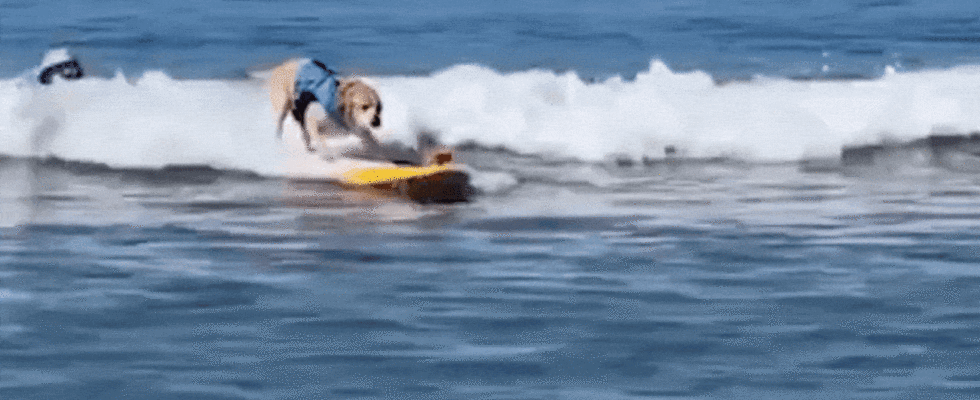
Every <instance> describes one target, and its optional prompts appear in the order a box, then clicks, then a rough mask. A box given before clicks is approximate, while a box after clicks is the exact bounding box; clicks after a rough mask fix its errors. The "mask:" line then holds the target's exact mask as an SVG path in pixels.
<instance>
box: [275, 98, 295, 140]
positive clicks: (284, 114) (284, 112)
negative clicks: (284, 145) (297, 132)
mask: <svg viewBox="0 0 980 400" xmlns="http://www.w3.org/2000/svg"><path fill="white" fill-rule="evenodd" d="M292 108H293V101H292V100H288V99H287V100H286V102H285V104H283V105H282V111H280V112H279V121H278V122H276V138H278V139H282V124H283V122H286V117H287V116H288V115H289V112H290V111H292Z"/></svg>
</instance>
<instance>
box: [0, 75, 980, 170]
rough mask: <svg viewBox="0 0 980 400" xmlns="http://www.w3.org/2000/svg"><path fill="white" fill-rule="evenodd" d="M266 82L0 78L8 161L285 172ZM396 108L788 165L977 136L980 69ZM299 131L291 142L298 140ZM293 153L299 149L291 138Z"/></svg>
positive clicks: (455, 85) (457, 120)
mask: <svg viewBox="0 0 980 400" xmlns="http://www.w3.org/2000/svg"><path fill="white" fill-rule="evenodd" d="M268 76H269V73H268V71H264V72H257V73H254V74H253V75H252V76H251V78H249V79H245V80H178V79H173V78H171V77H170V76H168V75H167V74H166V73H165V72H162V71H148V72H145V73H144V74H142V76H138V77H126V76H124V75H123V74H122V73H121V72H120V73H117V74H116V75H115V76H114V77H111V78H106V77H86V78H84V79H81V80H78V81H72V82H56V83H55V84H53V85H49V86H41V85H39V84H37V83H35V80H34V77H33V76H31V75H30V73H25V74H24V76H22V77H19V78H15V79H6V80H0V142H2V143H3V148H2V149H0V153H2V154H5V155H12V156H56V157H59V158H63V159H67V160H78V161H90V162H99V163H105V164H108V165H110V166H120V167H132V166H142V167H156V166H164V165H171V164H206V165H210V166H213V167H215V168H230V169H244V170H250V171H254V172H257V173H260V174H265V175H281V174H286V173H288V172H284V171H285V170H284V169H283V165H284V163H285V162H286V160H287V159H288V158H289V157H291V156H290V154H291V153H290V151H287V149H285V148H284V145H283V143H282V142H280V141H278V140H277V139H276V138H275V133H274V124H273V122H274V116H273V113H272V110H271V106H270V103H269V96H268V94H267V91H266V86H265V84H266V81H267V78H268ZM365 79H366V80H368V81H369V82H370V83H372V84H374V85H375V86H376V87H377V88H378V90H379V92H380V93H381V96H382V99H383V101H384V106H385V108H384V117H383V119H384V126H383V129H382V130H381V132H379V136H380V137H381V139H382V140H383V141H389V142H390V141H399V142H402V143H404V144H414V142H415V140H416V139H415V137H416V135H417V134H418V133H419V132H427V133H430V134H433V135H435V136H437V137H438V138H439V140H441V141H442V142H444V143H446V144H450V145H454V144H462V143H472V142H475V143H478V144H481V145H485V146H491V147H496V146H502V147H506V148H509V149H512V150H515V151H519V152H525V153H551V154H558V155H563V156H570V157H576V158H579V159H583V160H601V159H603V158H606V157H609V156H611V155H629V156H634V157H641V156H648V157H662V156H663V154H664V148H665V147H667V146H673V147H674V148H676V149H677V152H678V154H680V155H684V156H692V157H713V156H720V155H722V156H734V157H738V158H743V159H747V160H760V161H791V160H797V159H801V158H807V157H820V156H834V155H836V154H838V152H839V151H840V148H841V146H843V145H853V144H865V143H870V142H876V141H879V140H882V139H899V140H901V139H911V138H918V137H922V136H925V135H927V134H929V133H930V132H933V131H936V130H948V131H960V132H969V131H975V130H978V129H980V112H977V111H978V110H980V66H961V67H957V68H952V69H946V70H932V71H918V72H896V71H895V70H894V69H891V68H889V69H888V70H886V71H885V72H884V73H883V74H882V76H880V77H878V78H874V79H867V80H864V79H862V80H794V79H788V78H775V77H762V76H760V77H756V78H755V79H752V80H750V81H736V82H727V83H718V82H716V81H715V80H714V79H713V78H712V77H711V76H710V75H708V74H706V73H704V72H699V71H694V72H675V71H672V70H670V69H669V68H668V67H667V66H666V65H665V64H663V63H662V62H660V61H658V60H654V61H652V62H651V63H650V67H649V69H648V70H647V71H645V72H642V73H640V74H638V75H637V76H636V78H635V79H633V80H625V79H622V78H611V79H607V80H604V81H596V82H590V81H587V80H583V79H582V78H580V77H579V76H578V75H577V74H576V73H574V72H564V73H558V72H553V71H547V70H529V71H520V72H512V73H501V72H498V71H495V70H493V69H490V68H487V67H484V66H480V65H458V66H454V67H452V68H448V69H445V70H442V71H439V72H436V73H433V74H431V75H428V76H372V77H365ZM297 132H298V128H297V126H296V125H295V124H290V125H287V136H288V135H290V134H291V135H296V134H297ZM287 143H288V140H287Z"/></svg>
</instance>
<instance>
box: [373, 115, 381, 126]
mask: <svg viewBox="0 0 980 400" xmlns="http://www.w3.org/2000/svg"><path fill="white" fill-rule="evenodd" d="M371 126H373V127H375V128H377V127H379V126H381V117H379V116H377V115H375V116H374V119H372V120H371Z"/></svg>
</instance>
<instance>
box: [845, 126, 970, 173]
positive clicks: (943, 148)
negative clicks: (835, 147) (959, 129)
mask: <svg viewBox="0 0 980 400" xmlns="http://www.w3.org/2000/svg"><path fill="white" fill-rule="evenodd" d="M914 155H918V157H921V158H922V160H923V161H925V162H927V163H928V164H929V165H931V166H934V167H940V168H948V169H954V170H963V171H966V170H969V171H980V169H978V168H980V132H974V133H971V134H969V135H964V134H931V135H929V136H927V137H925V138H921V139H916V140H913V141H910V142H904V143H885V144H876V145H866V146H845V147H843V148H842V149H841V154H840V162H841V165H842V166H845V167H848V166H865V167H867V166H875V165H879V163H881V162H885V163H888V160H891V161H892V162H894V161H898V160H905V161H906V162H907V161H912V159H910V158H909V157H910V156H914Z"/></svg>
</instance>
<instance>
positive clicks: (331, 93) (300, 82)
mask: <svg viewBox="0 0 980 400" xmlns="http://www.w3.org/2000/svg"><path fill="white" fill-rule="evenodd" d="M339 84H340V82H339V81H337V73H336V72H334V71H333V70H331V69H330V68H327V66H326V65H324V64H323V63H322V62H320V61H317V60H311V59H308V58H307V59H303V60H300V61H299V68H298V69H297V71H296V86H295V88H294V90H293V93H295V95H296V98H295V99H293V117H295V118H296V120H297V121H299V124H300V125H301V126H303V128H304V129H305V128H306V123H305V121H304V118H303V116H304V115H305V114H306V107H309V105H310V103H311V102H314V101H316V102H318V103H320V105H322V106H323V108H324V109H325V110H326V111H327V114H328V115H330V116H331V117H333V118H335V119H337V120H339V119H340V117H339V115H338V113H337V86H338V85H339Z"/></svg>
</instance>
